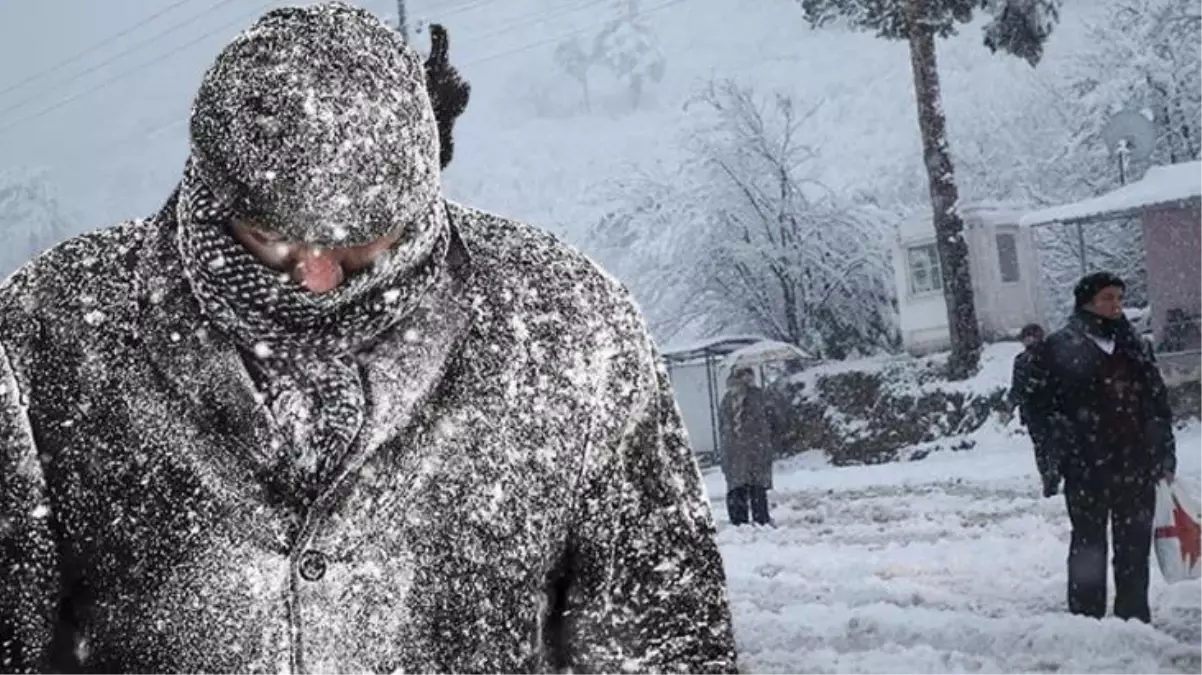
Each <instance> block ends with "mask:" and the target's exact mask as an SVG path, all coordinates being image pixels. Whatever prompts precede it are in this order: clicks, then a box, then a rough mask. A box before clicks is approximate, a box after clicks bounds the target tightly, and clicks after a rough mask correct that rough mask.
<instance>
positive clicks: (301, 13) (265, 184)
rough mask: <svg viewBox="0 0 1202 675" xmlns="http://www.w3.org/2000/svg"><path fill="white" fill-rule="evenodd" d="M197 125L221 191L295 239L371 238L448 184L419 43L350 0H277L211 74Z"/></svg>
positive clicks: (343, 241)
mask: <svg viewBox="0 0 1202 675" xmlns="http://www.w3.org/2000/svg"><path fill="white" fill-rule="evenodd" d="M191 134H192V155H193V159H194V161H195V165H196V168H197V170H198V173H199V175H200V176H201V179H202V180H203V182H204V183H205V185H206V186H207V187H208V188H209V189H210V191H212V192H213V193H214V194H215V195H216V197H217V198H218V199H220V200H221V201H222V202H225V203H226V204H227V205H228V206H229V207H230V208H231V210H232V211H233V212H234V213H235V214H236V215H237V216H240V217H243V218H246V219H247V220H248V221H250V223H251V224H253V225H256V226H258V227H261V228H264V229H267V230H270V231H273V232H275V233H278V234H280V235H282V236H283V237H284V238H286V239H288V240H292V241H308V242H312V243H320V244H327V245H338V246H348V245H355V244H363V243H366V242H369V241H372V240H374V239H377V238H379V237H381V236H384V235H386V234H389V233H391V232H393V231H395V230H396V229H398V228H399V227H401V226H404V225H407V224H409V223H412V222H414V221H419V220H421V219H422V218H423V216H425V214H426V213H427V212H428V210H429V209H430V208H431V207H432V205H433V204H434V203H435V200H437V199H440V198H441V196H440V187H439V146H438V128H437V125H436V123H435V119H434V112H433V110H432V108H431V105H430V98H429V96H428V94H427V91H426V82H425V70H424V68H423V65H422V63H421V61H420V59H419V57H418V55H417V54H416V53H415V52H414V51H413V50H411V49H410V48H409V47H408V46H407V45H406V44H405V43H404V41H403V40H402V39H401V37H400V36H399V35H397V33H396V32H395V31H394V30H392V29H391V28H390V27H388V26H387V25H385V24H384V23H382V22H381V21H380V20H379V19H377V18H376V17H374V16H373V15H371V14H370V13H368V12H366V11H364V10H361V9H357V8H354V7H351V6H349V5H345V4H342V3H327V4H321V5H313V6H307V7H288V8H282V9H277V10H274V11H272V12H269V13H267V14H266V15H264V16H263V17H262V18H261V19H260V20H259V21H257V22H256V23H255V24H254V25H253V26H251V27H250V28H249V29H248V30H246V31H245V32H243V33H242V34H240V35H238V36H237V37H236V38H235V39H234V40H233V42H231V43H230V44H229V45H228V46H227V47H226V48H225V49H224V50H223V51H222V52H221V54H220V55H219V56H218V57H217V59H216V61H215V62H214V64H213V66H212V67H211V68H210V69H209V71H208V72H207V73H206V74H205V76H204V80H203V82H202V83H201V85H200V90H199V92H198V93H197V95H196V100H195V102H194V104H193V107H192V117H191Z"/></svg>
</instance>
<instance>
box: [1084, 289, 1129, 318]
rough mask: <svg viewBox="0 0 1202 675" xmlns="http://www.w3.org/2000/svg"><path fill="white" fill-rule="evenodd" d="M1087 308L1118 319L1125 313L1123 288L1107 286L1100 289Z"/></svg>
mask: <svg viewBox="0 0 1202 675" xmlns="http://www.w3.org/2000/svg"><path fill="white" fill-rule="evenodd" d="M1085 309H1086V310H1088V311H1090V312H1093V313H1094V314H1097V315H1098V316H1100V317H1104V318H1107V319H1118V318H1119V317H1121V316H1122V315H1123V289H1121V288H1119V287H1118V286H1107V287H1106V288H1103V289H1102V290H1100V291H1098V294H1097V295H1095V296H1094V298H1093V300H1091V301H1090V303H1089V304H1088V305H1086V306H1085Z"/></svg>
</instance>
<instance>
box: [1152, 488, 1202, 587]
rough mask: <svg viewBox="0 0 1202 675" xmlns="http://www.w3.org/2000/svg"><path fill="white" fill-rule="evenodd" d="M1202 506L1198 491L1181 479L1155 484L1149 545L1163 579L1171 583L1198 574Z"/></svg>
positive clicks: (1201, 553) (1200, 573)
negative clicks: (1152, 547) (1200, 505)
mask: <svg viewBox="0 0 1202 675" xmlns="http://www.w3.org/2000/svg"><path fill="white" fill-rule="evenodd" d="M1200 521H1202V508H1199V503H1198V494H1197V493H1196V492H1191V491H1190V490H1189V489H1188V488H1187V487H1186V486H1185V485H1184V484H1183V483H1182V482H1181V481H1173V482H1172V483H1170V482H1168V481H1165V480H1162V481H1160V482H1159V483H1157V485H1156V519H1155V521H1154V522H1153V527H1154V528H1155V529H1154V531H1153V535H1152V536H1153V538H1154V539H1153V544H1154V548H1155V551H1156V562H1158V563H1159V564H1160V572H1161V574H1163V575H1164V578H1165V580H1166V581H1168V582H1170V583H1173V582H1177V581H1185V580H1187V579H1197V578H1199V577H1202V566H1199V562H1202V561H1200V560H1199V559H1200V558H1202V536H1200V535H1202V527H1200V525H1199V522H1200Z"/></svg>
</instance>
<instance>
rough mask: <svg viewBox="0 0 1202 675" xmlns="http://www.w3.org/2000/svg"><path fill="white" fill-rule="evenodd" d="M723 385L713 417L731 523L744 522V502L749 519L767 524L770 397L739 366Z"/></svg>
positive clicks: (774, 434)
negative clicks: (717, 409) (716, 429)
mask: <svg viewBox="0 0 1202 675" xmlns="http://www.w3.org/2000/svg"><path fill="white" fill-rule="evenodd" d="M726 386H727V391H726V395H725V396H723V397H722V406H721V411H720V412H719V417H718V426H719V429H720V435H721V439H722V475H723V476H724V477H725V478H726V509H727V512H728V513H729V515H730V522H731V524H732V525H746V524H747V522H748V507H750V511H751V521H752V522H754V523H756V524H757V525H768V524H770V523H771V522H772V520H771V514H770V513H769V511H768V491H769V490H771V489H772V460H773V459H774V458H775V457H776V447H777V441H778V439H779V438H780V434H779V426H780V425H779V422H778V420H779V415H778V411H777V410H776V402H775V400H773V398H772V397H771V396H770V395H769V394H768V393H767V392H765V391H764V390H763V389H761V388H760V387H758V386H756V384H755V372H754V371H752V370H751V368H747V367H745V366H744V367H736V368H735V369H734V370H732V371H731V374H730V376H729V377H728V378H727V381H726Z"/></svg>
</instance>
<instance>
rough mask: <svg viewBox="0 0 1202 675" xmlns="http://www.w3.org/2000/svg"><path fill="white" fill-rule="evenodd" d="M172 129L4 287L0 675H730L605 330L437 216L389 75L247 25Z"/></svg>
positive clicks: (671, 459)
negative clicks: (99, 219) (164, 183)
mask: <svg viewBox="0 0 1202 675" xmlns="http://www.w3.org/2000/svg"><path fill="white" fill-rule="evenodd" d="M190 123H191V126H190V131H191V140H192V142H191V156H190V158H189V159H188V162H187V166H186V168H185V170H184V174H183V177H182V180H181V182H180V184H179V186H178V188H177V190H176V192H175V194H174V196H173V197H172V198H171V199H170V200H169V201H168V202H167V204H166V206H165V207H164V208H163V209H162V210H161V211H160V212H159V213H158V214H157V215H155V216H153V217H151V218H149V219H146V220H140V221H134V222H130V223H126V224H124V225H121V226H119V227H116V228H113V229H106V230H101V231H98V232H94V233H91V234H87V235H83V236H81V237H77V238H75V239H72V240H70V241H68V242H66V243H64V244H62V245H60V246H58V247H57V248H55V249H53V250H51V251H50V252H48V253H46V254H44V255H42V256H41V257H39V258H37V259H36V260H34V261H32V262H30V263H29V264H27V265H26V266H25V267H23V268H22V269H21V270H20V271H18V272H17V273H16V274H15V275H14V276H13V277H11V278H10V279H9V280H8V282H7V283H6V284H5V285H4V286H3V287H0V569H2V570H4V572H3V574H2V575H0V671H45V670H57V671H68V672H77V671H91V672H113V673H116V672H181V671H185V672H265V671H272V672H275V671H288V672H298V673H300V672H465V671H472V672H542V671H549V670H577V671H607V672H617V671H668V670H673V671H691V672H736V670H737V664H736V660H735V651H734V641H733V637H732V632H731V619H730V610H729V603H728V598H727V592H726V586H725V576H724V571H723V567H722V559H721V557H720V556H719V552H718V549H717V546H716V544H715V540H714V524H713V519H712V516H711V513H710V511H709V507H708V503H707V500H706V496H705V492H704V489H703V486H702V483H701V477H700V473H699V471H698V468H697V465H696V462H695V460H694V458H693V454H692V452H691V451H690V448H689V447H688V443H687V440H686V435H685V433H684V431H683V428H682V426H681V421H680V416H679V413H678V410H677V407H676V404H675V401H674V398H673V393H672V390H671V387H670V384H669V381H668V377H667V374H666V372H665V370H664V368H663V366H662V365H661V363H660V359H659V358H658V356H657V353H656V348H655V346H654V345H653V343H652V340H651V338H650V337H649V334H648V332H647V329H646V327H645V324H644V321H643V319H642V318H641V316H640V313H639V311H638V310H637V308H636V306H635V303H634V302H633V301H632V299H631V298H630V295H629V294H628V293H627V292H626V291H625V290H624V289H623V288H622V287H620V286H619V285H618V284H617V282H615V281H613V280H612V279H610V278H609V277H608V276H606V275H605V274H603V273H602V272H601V271H600V270H599V269H598V267H597V266H596V265H595V264H594V263H592V262H591V261H589V260H588V259H586V258H585V257H583V256H582V255H580V254H578V253H576V252H574V251H572V250H571V249H569V248H567V247H566V246H564V245H562V244H560V243H559V242H558V241H556V240H555V239H554V238H552V237H551V236H549V235H547V234H544V233H542V232H540V231H538V230H535V229H534V228H531V227H529V226H527V225H524V224H521V223H518V222H514V221H511V220H506V219H504V218H502V217H499V216H496V215H491V214H486V213H483V212H480V211H476V210H473V209H471V208H468V207H465V206H460V205H457V204H454V203H451V202H448V201H447V200H446V199H445V198H444V197H443V195H442V192H441V189H440V184H439V183H440V180H439V168H440V152H441V150H440V136H439V132H438V123H439V120H438V118H437V116H436V113H435V110H434V108H433V107H432V105H431V101H430V96H429V94H428V93H427V83H426V76H425V74H424V73H423V64H422V63H421V62H420V61H419V59H418V57H417V55H416V54H415V52H414V51H413V50H411V49H410V48H409V47H408V46H407V45H405V44H404V43H403V42H402V40H401V38H400V37H399V36H398V35H397V34H396V33H394V32H393V31H392V30H390V29H389V28H388V27H387V26H386V25H384V24H383V23H381V22H380V21H378V20H377V19H375V18H374V17H372V16H371V15H370V14H368V13H366V12H364V11H362V10H359V9H354V8H352V7H350V6H347V5H343V4H337V3H331V4H321V5H313V6H306V7H298V8H285V9H278V10H274V11H272V12H269V13H267V14H266V15H265V16H264V17H263V18H261V19H260V20H259V21H258V22H256V23H255V25H254V26H253V27H251V28H250V29H249V30H247V31H246V32H244V33H242V34H241V35H239V36H238V37H236V38H235V39H234V40H233V41H232V42H231V43H230V44H229V45H228V46H227V47H226V48H225V49H224V50H223V51H222V52H221V53H220V55H219V56H218V57H217V59H216V61H215V63H214V64H213V66H212V67H211V68H210V69H209V71H208V72H207V73H206V74H205V76H204V78H203V81H202V83H201V85H200V88H199V92H198V93H197V95H196V99H195V103H194V106H193V109H192V113H191V119H190ZM445 157H446V156H445V155H444V158H445Z"/></svg>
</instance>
